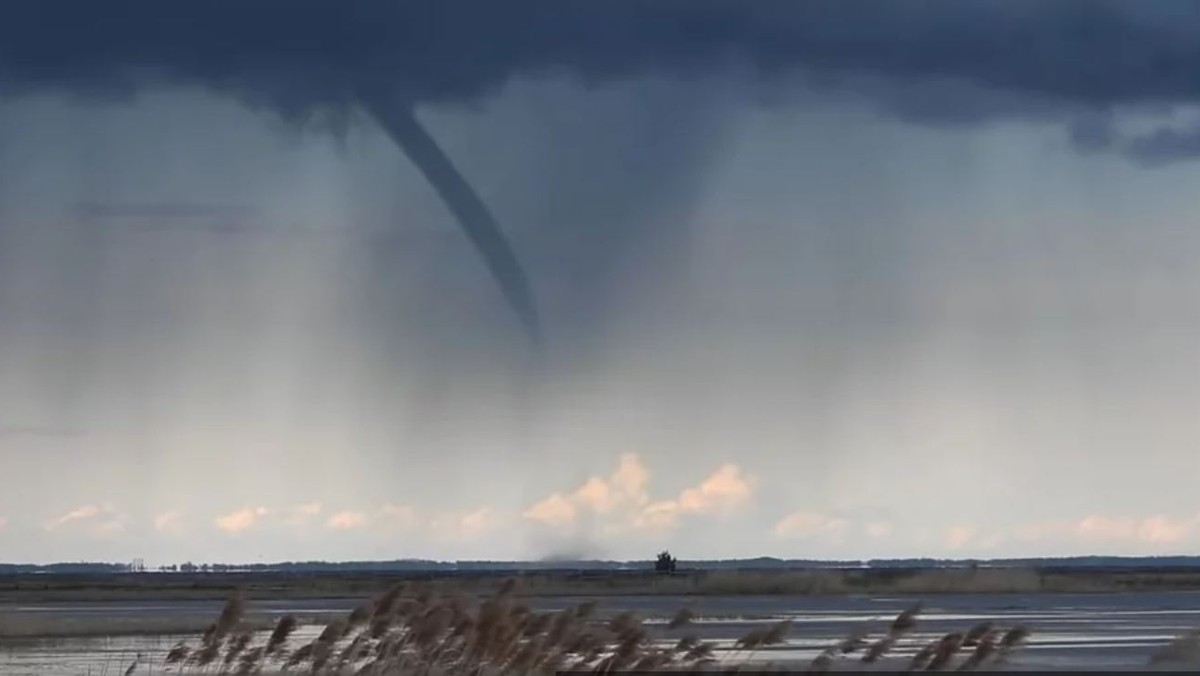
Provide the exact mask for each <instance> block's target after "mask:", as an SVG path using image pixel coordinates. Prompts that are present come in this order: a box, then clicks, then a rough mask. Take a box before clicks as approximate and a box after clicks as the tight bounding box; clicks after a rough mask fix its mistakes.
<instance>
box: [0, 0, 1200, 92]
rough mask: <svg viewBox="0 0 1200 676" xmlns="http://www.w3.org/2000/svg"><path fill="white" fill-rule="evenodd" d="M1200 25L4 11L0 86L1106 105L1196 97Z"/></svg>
mask: <svg viewBox="0 0 1200 676" xmlns="http://www.w3.org/2000/svg"><path fill="white" fill-rule="evenodd" d="M1147 5H1148V6H1147ZM1198 28H1200V5H1196V4H1195V3H1192V2H1186V1H1171V0H1161V1H1159V2H1155V3H1146V5H1143V4H1141V3H1137V4H1135V3H1114V2H1104V1H1102V0H917V1H914V2H887V3H883V2H877V3H868V2H852V3H847V2H843V1H842V0H807V1H805V0H799V1H797V0H759V1H757V2H740V1H735V0H655V1H650V0H628V1H625V2H595V1H592V0H518V1H515V2H505V3H496V2H489V1H483V0H438V1H436V2H434V1H432V0H427V1H414V2H383V1H364V2H356V3H337V2H330V1H327V0H321V1H318V0H263V1H260V2H252V3H247V2H242V1H240V0H210V1H207V2H191V3H164V2H159V1H157V0H111V1H108V2H96V1H94V0H36V1H32V0H23V1H18V2H9V3H5V4H4V7H3V8H2V9H0V64H3V66H2V67H3V71H2V72H3V74H2V75H0V81H2V82H3V83H4V86H5V87H6V88H7V89H8V90H10V91H21V90H31V89H42V88H47V87H54V86H61V87H66V88H70V89H72V90H74V91H77V92H81V93H82V92H89V91H92V92H110V93H120V92H123V91H129V90H131V89H133V88H135V87H136V86H138V85H139V84H142V83H144V82H149V81H155V80H158V81H165V82H184V83H194V84H200V85H205V86H211V87H215V88H219V89H225V90H230V91H234V92H240V93H244V94H246V95H248V96H250V97H252V98H255V99H262V100H264V101H269V102H270V103H272V104H273V105H275V106H278V107H280V108H281V109H284V110H293V111H298V110H304V109H307V108H308V107H311V106H316V105H320V104H328V103H333V104H338V103H344V102H347V101H350V100H352V99H353V98H354V97H355V91H356V89H357V88H358V87H359V86H361V85H362V84H363V83H364V82H373V81H377V80H379V79H381V78H382V79H384V80H386V81H389V82H392V83H394V84H395V85H396V86H397V87H398V88H401V89H402V90H403V92H404V93H405V95H406V96H407V97H408V98H409V99H411V100H413V101H416V102H431V101H443V102H444V101H462V100H469V99H472V98H476V97H480V96H482V95H485V94H487V93H489V92H490V91H492V90H494V89H495V88H497V87H499V86H501V85H502V84H504V82H505V81H506V80H508V79H509V78H511V77H512V76H514V75H517V74H529V73H537V72H565V73H568V74H571V75H574V76H576V77H578V78H580V79H582V80H585V81H592V82H594V81H603V80H609V79H615V78H625V77H628V76H632V75H637V74H645V73H647V72H650V71H662V72H671V73H679V74H689V73H698V72H704V71H706V70H709V69H713V68H716V67H719V66H720V65H721V64H724V63H728V62H729V61H730V60H739V61H741V62H744V63H749V64H752V65H754V66H756V67H757V68H758V69H759V70H760V71H761V72H763V73H766V74H771V73H778V72H781V71H786V70H789V69H793V68H813V69H820V70H846V71H864V72H875V73H881V74H886V75H892V76H901V77H907V76H914V77H930V76H931V77H960V78H965V79H967V80H970V81H973V82H976V83H978V84H982V85H986V86H989V87H997V88H1003V89H1011V90H1016V91H1022V92H1027V93H1034V94H1039V95H1046V96H1050V97H1053V98H1062V99H1066V100H1073V101H1077V102H1080V103H1088V104H1094V105H1106V104H1120V103H1125V102H1138V101H1151V100H1158V101H1177V100H1181V99H1182V100H1191V99H1194V98H1195V97H1196V96H1197V94H1198V93H1200V81H1198V80H1197V79H1196V78H1195V72H1196V68H1197V66H1198V65H1200V41H1197V40H1196V39H1195V38H1196V37H1197V35H1198V33H1200V31H1198V30H1197V29H1198Z"/></svg>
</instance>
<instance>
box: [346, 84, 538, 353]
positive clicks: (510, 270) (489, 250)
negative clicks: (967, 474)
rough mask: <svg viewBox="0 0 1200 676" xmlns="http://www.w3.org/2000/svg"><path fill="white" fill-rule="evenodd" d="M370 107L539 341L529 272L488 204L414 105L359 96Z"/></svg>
mask: <svg viewBox="0 0 1200 676" xmlns="http://www.w3.org/2000/svg"><path fill="white" fill-rule="evenodd" d="M360 98H361V100H362V103H363V105H364V107H365V108H366V110H367V112H368V113H370V114H371V115H372V116H373V117H374V118H375V120H376V121H377V122H378V123H379V125H380V126H381V127H382V128H383V130H384V131H385V132H386V133H387V134H388V136H389V137H391V139H392V140H393V141H395V142H396V145H398V146H400V149H401V150H402V151H404V154H405V155H406V156H408V159H409V160H410V161H412V163H413V164H415V165H416V167H417V169H419V170H420V171H421V173H422V174H423V175H424V176H425V179H426V180H427V181H429V184H430V185H432V186H433V189H434V190H435V191H437V194H438V196H439V197H440V198H441V200H442V202H444V203H445V204H446V207H447V208H448V209H449V210H450V212H451V213H453V214H454V217H455V218H456V219H457V220H458V223H459V225H460V226H461V227H462V229H463V231H464V232H465V233H466V235H467V238H468V239H469V240H471V243H472V244H473V245H474V246H475V249H476V250H478V251H479V253H480V255H481V256H483V260H484V263H485V264H486V265H487V267H488V270H489V271H490V272H491V274H492V276H493V277H494V278H495V279H496V282H497V284H499V286H500V291H501V293H503V294H504V298H505V300H506V301H507V302H508V305H509V306H510V307H511V308H512V310H513V312H514V313H516V315H517V319H518V320H519V321H520V322H521V325H522V326H523V327H524V329H525V331H526V333H527V334H528V335H529V338H530V340H531V341H532V342H533V343H534V346H535V347H538V346H540V345H541V323H540V321H539V319H538V312H537V305H536V303H535V302H534V298H533V292H532V291H531V289H530V287H529V281H528V277H527V275H526V274H525V270H524V269H522V267H521V263H520V261H519V260H517V256H516V254H515V253H514V252H513V249H512V246H511V245H510V244H509V242H508V240H507V239H506V238H505V236H504V232H503V231H502V230H501V229H500V225H499V223H497V222H496V219H495V217H494V216H492V213H491V211H489V210H488V208H487V205H486V204H484V203H483V200H482V199H480V197H479V195H478V194H476V193H475V190H474V189H473V188H471V185H470V184H469V183H467V180H466V179H465V178H464V177H463V175H462V174H461V173H460V172H459V171H458V169H457V168H456V167H455V166H454V163H453V162H451V161H450V158H449V157H447V156H446V153H444V152H442V149H441V148H440V147H439V146H438V144H437V142H436V141H434V139H433V137H432V136H430V135H429V133H428V132H427V131H425V128H424V127H422V126H421V123H420V122H419V121H418V120H417V118H416V116H415V115H414V114H413V109H412V106H410V105H408V104H407V103H403V102H399V101H391V100H389V97H375V96H364V97H360Z"/></svg>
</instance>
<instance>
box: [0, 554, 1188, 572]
mask: <svg viewBox="0 0 1200 676" xmlns="http://www.w3.org/2000/svg"><path fill="white" fill-rule="evenodd" d="M972 566H978V567H1006V568H1057V569H1062V568H1098V569H1099V568H1103V569H1131V568H1189V567H1197V568H1200V556H1142V557H1122V556H1078V557H1067V558H1025V559H933V558H915V559H871V560H866V561H862V560H845V561H821V560H813V559H777V558H772V557H760V558H755V559H722V560H696V561H688V560H683V559H680V560H679V561H678V570H679V571H680V572H684V571H688V570H692V571H711V570H726V571H728V570H803V569H820V568H824V569H831V568H833V569H837V568H905V569H918V568H964V567H972ZM143 570H146V571H148V572H158V573H175V572H178V573H209V572H211V573H231V572H249V573H270V572H277V573H322V572H327V573H337V572H344V573H352V572H353V573H361V572H430V573H441V572H444V573H451V572H497V573H500V572H536V571H562V572H570V571H622V570H651V571H652V570H654V561H653V560H649V559H647V560H644V561H598V560H591V561H430V560H424V559H400V560H393V561H345V562H337V561H285V562H279V563H254V564H221V563H216V564H209V563H205V564H194V563H190V562H189V563H183V564H173V565H169V566H160V567H158V568H153V569H143V568H142V567H141V566H140V563H139V564H124V563H91V562H78V563H52V564H45V565H37V564H0V575H28V574H37V573H45V574H105V573H128V572H143Z"/></svg>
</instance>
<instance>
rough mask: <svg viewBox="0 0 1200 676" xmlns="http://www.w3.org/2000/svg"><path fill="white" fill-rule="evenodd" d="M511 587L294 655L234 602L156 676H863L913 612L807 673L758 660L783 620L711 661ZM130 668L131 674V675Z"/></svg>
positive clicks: (590, 609)
mask: <svg viewBox="0 0 1200 676" xmlns="http://www.w3.org/2000/svg"><path fill="white" fill-rule="evenodd" d="M516 586H517V585H516V583H515V581H511V580H510V581H508V582H506V583H505V584H504V585H503V586H502V587H501V588H500V589H499V590H498V591H497V592H496V593H495V594H494V595H492V596H489V597H484V598H483V599H482V600H478V599H476V600H472V599H469V598H468V597H466V596H465V595H462V594H455V595H451V596H440V595H438V594H436V593H435V592H434V591H433V590H432V588H431V587H429V586H428V585H422V586H421V587H419V588H416V589H409V588H408V587H406V586H405V585H399V586H396V587H393V588H392V589H391V590H389V591H388V592H386V593H384V594H382V595H380V596H378V597H376V598H375V599H373V600H371V601H369V602H367V603H364V604H362V605H360V606H359V607H358V608H356V609H355V610H354V611H353V612H351V613H350V614H349V615H348V616H345V617H340V618H337V619H335V620H333V621H332V622H330V623H329V624H328V625H326V626H325V627H324V629H323V630H322V631H321V633H320V634H319V635H318V636H317V637H316V638H314V639H313V640H311V641H309V642H306V643H302V644H301V645H298V646H292V645H291V642H290V639H291V637H292V635H293V633H294V632H295V631H296V629H297V628H298V626H299V623H298V621H297V620H296V619H295V618H293V617H287V616H285V617H283V618H281V619H280V620H279V621H278V624H276V626H275V628H274V629H273V630H272V631H271V632H270V633H269V634H266V633H258V632H255V631H253V629H251V628H248V627H245V626H243V623H242V620H243V617H244V615H245V602H244V600H243V598H244V597H243V596H242V595H241V594H240V593H239V594H235V595H234V596H233V597H231V598H230V600H229V601H228V602H227V603H226V604H225V607H224V610H223V611H222V612H221V615H220V617H219V618H218V619H217V620H216V622H214V623H213V624H212V625H211V626H209V628H208V629H207V630H206V631H205V632H204V634H203V636H202V637H201V638H200V639H199V641H198V642H196V643H195V644H192V645H189V644H187V643H180V644H179V645H176V646H175V647H174V648H173V649H172V650H171V651H170V653H169V654H168V656H167V658H166V666H167V667H168V668H169V669H176V670H178V671H180V672H183V673H213V672H215V673H221V674H247V675H248V674H260V673H263V672H264V671H292V670H294V671H300V672H302V673H310V674H322V675H329V676H334V675H337V676H341V675H342V674H347V675H349V674H378V675H380V676H390V675H393V674H396V675H399V674H437V675H445V676H457V675H459V674H462V675H468V674H470V675H485V674H486V675H492V674H496V675H499V674H553V673H556V672H562V671H579V672H592V673H611V672H614V671H629V670H634V671H708V670H721V671H726V670H729V669H734V670H737V669H739V668H751V666H752V667H753V669H755V670H761V669H763V668H764V667H767V668H769V667H771V666H786V667H788V668H792V669H794V668H796V667H797V666H804V667H806V668H807V669H808V670H810V671H828V670H831V669H834V668H836V667H837V666H839V665H846V664H853V665H855V666H856V667H857V668H864V667H865V666H870V665H874V664H877V663H880V662H882V661H883V660H885V659H887V658H889V656H891V655H892V654H893V653H894V652H895V649H896V648H897V647H899V646H900V644H901V643H902V642H903V641H904V640H905V638H906V637H907V636H908V635H909V634H910V633H911V632H912V630H913V629H914V628H915V627H916V625H917V622H918V617H919V613H920V610H921V607H920V606H919V605H917V606H914V607H912V608H909V609H907V610H905V611H903V612H901V613H900V614H899V615H898V616H897V617H896V618H895V619H894V620H893V621H892V622H891V623H890V625H889V626H888V627H887V628H886V630H885V631H884V632H883V633H882V634H881V635H879V636H875V637H872V636H871V635H870V634H869V633H868V632H867V631H865V630H861V631H855V632H854V633H852V634H851V635H850V636H847V637H846V638H845V639H844V640H842V641H840V642H838V643H836V644H834V645H830V646H829V647H828V648H827V649H826V650H824V651H822V652H821V653H820V654H819V655H817V656H816V657H815V658H814V659H812V660H811V661H810V662H809V663H807V664H806V665H795V664H791V665H771V664H770V663H767V664H765V665H764V664H763V662H762V661H761V660H756V659H755V658H756V654H757V653H758V652H759V651H761V650H763V649H765V648H769V647H771V646H776V645H780V644H782V643H784V641H785V640H786V639H787V636H788V634H789V632H790V630H791V623H790V622H789V621H786V620H784V621H779V622H775V623H773V624H769V625H764V626H761V627H758V628H755V629H752V630H750V631H749V632H748V633H747V634H746V635H745V636H743V637H741V638H740V639H738V640H737V642H736V643H735V644H734V646H733V647H732V649H731V650H726V651H724V654H721V653H720V652H719V651H718V648H717V646H716V644H714V643H711V642H706V641H702V640H701V639H700V638H699V637H698V635H697V634H695V633H692V632H691V631H690V630H691V623H692V620H693V619H694V618H693V615H692V613H691V611H689V610H688V609H686V608H685V609H682V610H680V611H679V612H678V613H677V614H676V615H675V617H674V618H673V619H672V620H671V621H670V622H669V623H668V624H667V625H666V626H665V628H662V629H659V630H657V631H653V630H652V629H651V628H650V627H647V626H646V625H645V624H644V623H643V621H642V620H641V619H640V618H639V617H637V616H636V615H635V614H633V613H629V612H625V613H620V614H618V615H615V616H613V617H611V618H610V619H608V620H603V621H602V620H599V619H597V618H596V613H595V611H596V605H595V603H594V602H588V603H583V604H579V605H577V606H574V607H572V608H570V609H567V610H564V611H560V612H552V613H537V612H534V611H531V610H530V609H529V608H528V607H526V606H525V605H524V604H523V603H522V602H521V601H520V600H519V598H518V596H517V595H516V593H515V592H516ZM1028 635H1029V632H1028V630H1026V629H1025V628H1024V627H1020V626H1016V627H1010V628H1007V629H1002V628H999V627H995V626H993V624H992V623H990V622H983V623H979V624H977V625H975V626H972V627H970V628H968V629H966V630H965V631H962V632H950V633H948V634H945V635H943V636H941V637H939V638H937V639H935V640H933V641H931V642H927V643H925V644H924V645H920V646H916V650H915V651H914V652H913V654H912V655H911V656H907V657H905V658H902V661H901V663H900V666H901V668H902V669H903V670H910V671H912V670H928V671H943V670H950V669H955V670H962V671H969V670H975V669H981V668H987V669H992V668H997V667H1000V666H1003V665H1004V664H1005V663H1006V662H1007V661H1008V660H1009V658H1010V657H1011V655H1012V653H1013V652H1014V651H1016V650H1017V649H1019V648H1020V647H1021V646H1022V645H1023V644H1024V641H1025V639H1026V637H1027V636H1028ZM136 666H137V665H136V663H135V664H134V665H131V666H130V670H131V672H132V671H133V670H134V669H135V668H136Z"/></svg>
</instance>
